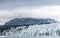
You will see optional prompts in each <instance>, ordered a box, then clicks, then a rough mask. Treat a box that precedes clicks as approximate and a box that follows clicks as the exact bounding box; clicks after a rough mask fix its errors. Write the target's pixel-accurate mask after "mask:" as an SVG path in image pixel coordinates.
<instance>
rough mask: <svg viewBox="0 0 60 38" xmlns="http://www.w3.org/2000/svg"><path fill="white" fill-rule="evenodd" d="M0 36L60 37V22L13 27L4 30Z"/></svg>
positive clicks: (24, 37)
mask: <svg viewBox="0 0 60 38" xmlns="http://www.w3.org/2000/svg"><path fill="white" fill-rule="evenodd" d="M0 38H60V23H52V24H42V25H38V24H36V25H31V26H29V27H28V28H23V27H22V30H20V27H17V28H15V29H14V28H11V30H10V31H9V32H6V31H4V32H3V33H2V35H0Z"/></svg>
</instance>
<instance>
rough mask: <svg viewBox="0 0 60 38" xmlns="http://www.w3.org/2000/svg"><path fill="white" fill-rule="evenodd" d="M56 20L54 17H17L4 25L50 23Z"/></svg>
mask: <svg viewBox="0 0 60 38" xmlns="http://www.w3.org/2000/svg"><path fill="white" fill-rule="evenodd" d="M55 22H56V21H55V20H54V19H35V18H15V19H12V20H10V21H8V22H6V23H5V24H4V25H24V24H50V23H55Z"/></svg>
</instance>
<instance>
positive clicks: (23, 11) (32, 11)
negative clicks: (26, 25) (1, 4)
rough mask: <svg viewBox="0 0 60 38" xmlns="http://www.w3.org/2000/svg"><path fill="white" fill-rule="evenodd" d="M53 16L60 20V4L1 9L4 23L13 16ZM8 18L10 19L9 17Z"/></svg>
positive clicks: (0, 14)
mask: <svg viewBox="0 0 60 38" xmlns="http://www.w3.org/2000/svg"><path fill="white" fill-rule="evenodd" d="M26 17H28V18H29V17H31V18H52V19H56V20H58V21H60V6H38V7H22V8H16V9H12V10H0V19H1V18H2V19H3V20H4V18H5V20H4V21H3V20H2V19H1V20H0V23H1V24H3V23H5V22H7V20H8V21H9V20H10V19H11V18H26ZM7 18H8V19H7Z"/></svg>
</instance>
